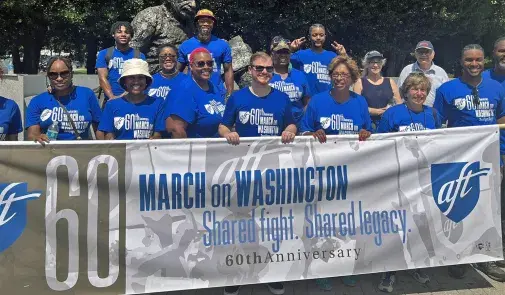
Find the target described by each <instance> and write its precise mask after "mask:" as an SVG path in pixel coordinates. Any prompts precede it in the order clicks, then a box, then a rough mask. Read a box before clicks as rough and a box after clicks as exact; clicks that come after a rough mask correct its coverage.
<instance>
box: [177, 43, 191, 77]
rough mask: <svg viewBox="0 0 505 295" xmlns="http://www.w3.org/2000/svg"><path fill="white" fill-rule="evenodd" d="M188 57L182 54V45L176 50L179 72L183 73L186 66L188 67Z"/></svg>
mask: <svg viewBox="0 0 505 295" xmlns="http://www.w3.org/2000/svg"><path fill="white" fill-rule="evenodd" d="M188 63H189V61H188V56H187V54H186V53H185V52H184V43H183V44H181V45H180V46H179V49H178V50H177V69H178V70H179V72H185V71H184V70H185V69H186V66H187V65H188Z"/></svg>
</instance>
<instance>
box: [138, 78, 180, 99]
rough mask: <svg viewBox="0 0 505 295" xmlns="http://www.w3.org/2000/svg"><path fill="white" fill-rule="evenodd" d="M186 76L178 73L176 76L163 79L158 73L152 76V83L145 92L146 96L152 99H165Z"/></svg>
mask: <svg viewBox="0 0 505 295" xmlns="http://www.w3.org/2000/svg"><path fill="white" fill-rule="evenodd" d="M187 77H188V76H187V75H186V74H184V73H178V74H177V76H175V77H173V78H171V79H168V78H165V77H163V76H162V75H161V74H160V73H156V74H154V75H153V83H152V84H151V86H150V87H149V89H147V90H146V94H147V95H149V96H151V97H154V98H163V99H166V98H167V96H168V94H169V93H170V91H171V90H173V89H174V88H175V87H178V86H179V85H180V84H181V82H182V81H183V80H184V79H186V78H187Z"/></svg>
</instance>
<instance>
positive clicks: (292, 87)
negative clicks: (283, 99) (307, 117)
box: [270, 69, 311, 122]
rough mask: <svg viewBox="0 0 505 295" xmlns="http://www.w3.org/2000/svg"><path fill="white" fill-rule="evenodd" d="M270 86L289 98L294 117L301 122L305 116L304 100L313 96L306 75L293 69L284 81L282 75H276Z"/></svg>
mask: <svg viewBox="0 0 505 295" xmlns="http://www.w3.org/2000/svg"><path fill="white" fill-rule="evenodd" d="M270 86H271V87H273V88H275V89H277V90H279V91H281V92H284V93H286V94H287V95H288V96H289V100H290V101H291V106H292V108H291V110H292V112H293V117H294V119H295V121H296V122H298V121H300V119H301V118H302V115H303V98H304V97H305V96H309V97H310V96H311V94H310V89H309V84H308V82H307V78H306V77H305V74H304V73H302V72H301V71H299V70H296V69H292V70H291V71H289V74H288V76H287V77H286V79H284V80H282V78H281V75H279V74H274V75H273V77H272V80H270Z"/></svg>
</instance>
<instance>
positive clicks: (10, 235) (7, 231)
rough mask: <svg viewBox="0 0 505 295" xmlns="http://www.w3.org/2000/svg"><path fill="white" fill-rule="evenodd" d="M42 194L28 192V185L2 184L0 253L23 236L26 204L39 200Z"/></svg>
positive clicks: (0, 198)
mask: <svg viewBox="0 0 505 295" xmlns="http://www.w3.org/2000/svg"><path fill="white" fill-rule="evenodd" d="M41 195H42V192H40V191H35V192H28V184H27V183H19V182H17V183H8V184H6V183H1V184H0V237H2V238H1V239H0V253H1V252H3V251H4V250H6V249H7V248H9V247H10V246H11V245H12V244H14V242H15V241H16V240H17V239H18V238H19V237H20V236H21V234H23V231H24V229H25V226H26V203H27V201H29V200H33V199H38V198H39V197H40V196H41Z"/></svg>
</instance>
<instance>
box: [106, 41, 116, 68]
mask: <svg viewBox="0 0 505 295" xmlns="http://www.w3.org/2000/svg"><path fill="white" fill-rule="evenodd" d="M113 54H114V46H111V47H109V48H107V53H106V54H105V63H106V64H107V68H109V63H110V60H111V59H112V55H113Z"/></svg>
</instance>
